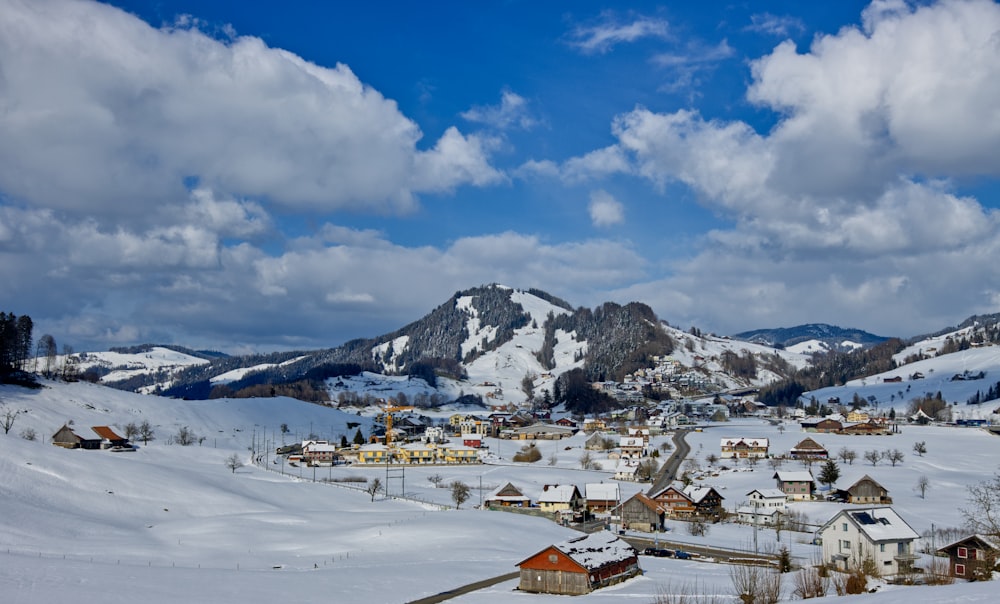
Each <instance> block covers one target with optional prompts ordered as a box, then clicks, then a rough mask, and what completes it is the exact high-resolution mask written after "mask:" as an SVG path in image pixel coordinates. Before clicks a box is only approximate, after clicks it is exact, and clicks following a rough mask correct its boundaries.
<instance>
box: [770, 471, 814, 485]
mask: <svg viewBox="0 0 1000 604" xmlns="http://www.w3.org/2000/svg"><path fill="white" fill-rule="evenodd" d="M772 478H777V479H778V480H780V481H781V482H812V481H813V476H812V474H811V473H810V472H809V470H778V471H777V472H775V473H774V476H773V477H772Z"/></svg>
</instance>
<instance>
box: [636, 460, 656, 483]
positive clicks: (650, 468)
mask: <svg viewBox="0 0 1000 604" xmlns="http://www.w3.org/2000/svg"><path fill="white" fill-rule="evenodd" d="M659 469H660V464H659V463H658V462H657V461H656V460H655V459H653V458H649V459H644V460H643V461H641V462H639V468H638V469H637V470H636V472H635V474H636V476H637V477H638V478H639V480H653V477H655V476H656V472H657V471H658V470H659Z"/></svg>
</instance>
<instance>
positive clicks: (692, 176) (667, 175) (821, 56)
mask: <svg viewBox="0 0 1000 604" xmlns="http://www.w3.org/2000/svg"><path fill="white" fill-rule="evenodd" d="M862 21H863V26H862V27H860V28H857V27H854V28H850V27H849V28H844V29H842V30H840V31H839V32H837V33H836V34H831V35H825V36H820V37H818V38H816V39H815V40H814V41H813V44H812V46H811V47H810V48H809V50H808V51H807V52H805V53H799V52H798V51H797V50H796V47H795V45H794V44H792V43H790V42H786V43H782V44H780V45H778V46H777V47H776V48H775V49H774V50H773V52H771V53H770V54H768V55H766V56H764V57H762V58H760V59H758V60H756V61H753V62H752V64H751V69H752V76H753V80H752V83H751V85H750V87H749V89H748V93H747V96H748V99H749V100H750V101H752V102H753V103H755V104H757V105H759V106H761V107H762V108H766V109H771V110H773V111H775V112H776V113H777V114H778V116H779V119H778V121H777V124H776V125H775V126H774V127H773V128H772V129H771V130H770V131H769V132H767V133H760V132H757V131H756V130H754V129H753V128H752V127H751V126H750V125H749V124H747V123H744V122H740V121H722V120H710V119H705V118H703V117H702V116H701V115H700V114H698V113H697V112H695V111H690V110H680V111H675V112H673V113H657V112H653V111H650V110H648V109H645V108H642V107H638V108H636V109H634V110H633V111H631V112H628V113H625V114H622V115H620V116H619V117H618V118H616V120H615V122H614V126H613V128H614V134H615V136H616V137H617V138H618V143H617V146H618V147H619V148H620V149H621V150H622V151H623V152H625V154H626V158H627V161H628V162H629V163H630V164H631V165H632V170H633V173H636V174H639V175H641V176H642V177H643V178H645V179H647V180H648V181H650V182H651V183H653V184H654V185H655V186H657V187H660V188H662V189H665V187H666V186H668V185H670V184H672V183H682V184H684V185H686V186H688V187H690V188H691V189H692V190H693V191H695V192H696V193H697V195H698V196H697V199H698V200H699V202H700V203H702V204H703V205H706V206H708V207H710V208H712V209H713V210H715V211H719V212H722V213H723V214H724V215H727V216H728V217H730V218H731V220H732V221H733V227H732V228H730V229H719V230H716V231H714V232H712V233H710V234H709V236H708V237H706V238H705V240H704V242H703V248H702V249H701V250H700V251H699V252H698V253H697V254H696V255H695V256H694V257H693V258H691V259H689V260H688V261H686V262H682V263H679V264H676V265H675V266H673V274H672V276H671V277H668V278H665V279H664V280H662V281H660V282H656V283H650V284H646V285H636V286H632V287H630V288H626V289H625V290H623V291H622V292H620V295H622V296H624V295H633V296H636V297H637V298H638V299H651V300H659V301H660V303H659V304H658V306H657V309H658V310H659V311H660V312H661V313H662V314H664V315H665V316H678V315H680V316H683V317H686V318H688V319H690V320H691V321H699V320H701V321H707V322H708V323H709V324H713V325H715V326H716V327H721V328H723V329H725V328H732V329H739V328H746V326H747V325H748V324H749V325H755V324H756V325H762V324H763V325H770V324H794V323H795V322H796V321H800V322H801V321H816V320H828V321H830V322H840V323H844V324H857V323H858V322H859V320H860V321H862V322H863V321H872V322H873V323H876V324H879V325H885V326H889V327H890V328H892V327H895V328H897V329H899V330H900V331H899V332H897V333H902V334H907V333H913V332H912V330H913V326H914V325H922V326H928V327H931V326H933V325H934V321H940V322H941V324H944V323H947V322H954V321H955V320H956V317H954V316H952V315H951V314H949V313H954V312H955V311H954V299H953V294H954V292H956V291H962V292H963V295H965V296H966V299H967V305H968V306H972V307H973V308H974V309H975V311H974V312H976V311H979V312H995V310H996V309H995V307H991V306H990V305H991V304H994V302H995V300H996V292H997V290H998V289H1000V285H998V284H1000V273H998V271H997V270H996V269H994V268H992V265H990V266H989V267H986V266H985V264H988V263H989V262H988V260H986V259H987V258H989V255H990V254H991V253H994V252H995V251H996V249H997V247H998V246H1000V244H998V242H1000V214H998V213H997V212H996V211H994V210H988V209H986V208H984V207H983V206H982V204H981V203H980V202H979V201H978V200H977V199H975V198H974V197H972V196H969V195H962V194H960V193H958V191H959V190H960V187H961V184H962V181H963V179H964V178H965V177H967V176H985V177H995V176H997V175H998V173H1000V163H998V159H997V157H998V156H997V153H996V149H998V148H1000V106H998V105H997V103H996V102H995V99H996V98H1000V83H998V82H1000V77H998V76H1000V35H998V34H997V32H998V31H1000V6H998V5H996V4H994V3H992V2H979V1H971V2H959V1H948V2H941V3H937V4H934V5H930V6H910V5H908V4H905V3H903V2H893V1H880V2H875V3H874V4H872V5H871V6H870V7H869V8H868V9H867V10H866V11H865V13H864V15H863V19H862ZM927 40H934V41H935V42H934V44H928V43H927ZM971 267H978V269H972V268H971ZM791 299H794V300H795V304H794V305H792V307H790V305H789V303H788V301H789V300H791ZM734 302H738V303H740V304H741V309H744V310H743V311H741V312H742V313H743V316H741V317H740V318H739V320H738V321H733V320H730V319H728V318H726V317H727V315H728V316H732V314H731V313H729V312H728V311H727V308H731V305H732V304H733V303H734ZM822 314H826V317H818V316H817V315H822Z"/></svg>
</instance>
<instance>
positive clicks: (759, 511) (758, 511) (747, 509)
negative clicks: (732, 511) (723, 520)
mask: <svg viewBox="0 0 1000 604" xmlns="http://www.w3.org/2000/svg"><path fill="white" fill-rule="evenodd" d="M736 513H737V514H750V515H756V516H774V515H775V514H781V513H782V511H781V510H780V509H778V508H759V507H753V506H749V505H743V506H740V507H739V508H738V509H737V510H736Z"/></svg>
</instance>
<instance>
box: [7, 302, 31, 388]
mask: <svg viewBox="0 0 1000 604" xmlns="http://www.w3.org/2000/svg"><path fill="white" fill-rule="evenodd" d="M33 330H34V324H33V323H32V321H31V317H29V316H28V315H21V316H20V317H19V316H17V315H15V314H14V313H8V312H0V374H3V375H9V374H11V373H13V372H15V371H27V370H29V369H30V367H29V366H28V361H29V360H33V359H32V356H31V346H32V343H33V342H32V331H33Z"/></svg>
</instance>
